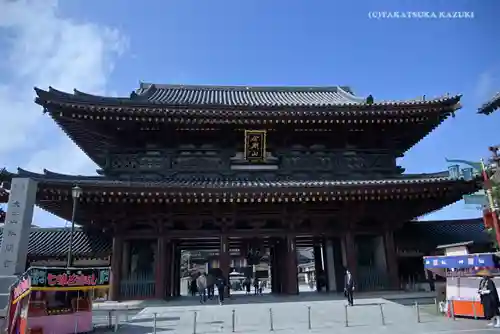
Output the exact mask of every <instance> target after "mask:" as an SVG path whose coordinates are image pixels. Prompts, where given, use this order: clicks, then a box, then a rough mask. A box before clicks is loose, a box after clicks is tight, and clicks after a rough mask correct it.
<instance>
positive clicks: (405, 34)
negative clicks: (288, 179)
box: [0, 0, 500, 225]
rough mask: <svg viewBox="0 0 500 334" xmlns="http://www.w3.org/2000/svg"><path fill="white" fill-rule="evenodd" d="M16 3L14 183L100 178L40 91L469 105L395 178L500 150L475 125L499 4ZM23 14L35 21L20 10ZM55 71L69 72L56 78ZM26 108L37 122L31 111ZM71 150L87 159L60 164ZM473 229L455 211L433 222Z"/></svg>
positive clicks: (12, 18) (492, 61)
mask: <svg viewBox="0 0 500 334" xmlns="http://www.w3.org/2000/svg"><path fill="white" fill-rule="evenodd" d="M20 2H21V3H22V5H23V6H25V7H23V8H21V7H20V6H21V5H15V6H18V7H16V8H14V7H13V6H14V5H11V4H10V3H11V2H9V1H7V0H0V6H11V7H10V8H9V9H10V10H11V12H10V14H9V16H8V17H7V16H6V17H4V19H8V20H7V21H8V22H7V24H3V25H2V23H0V56H2V58H4V59H8V61H4V63H3V64H0V65H3V66H0V107H1V108H0V115H2V118H4V117H5V118H7V119H8V121H9V122H10V123H8V125H9V129H14V126H16V128H17V127H19V128H20V130H19V131H23V134H22V135H21V132H19V134H17V133H16V135H18V136H14V137H15V138H12V137H11V136H10V135H9V136H6V135H5V134H4V137H1V136H0V139H3V140H4V141H5V140H6V141H7V142H12V143H13V144H12V145H10V148H5V147H4V150H3V152H2V150H1V147H2V146H0V154H2V155H0V164H1V165H6V166H8V167H9V168H10V169H13V168H16V167H17V166H18V165H20V166H23V167H30V168H31V169H39V170H40V169H41V168H44V167H45V168H50V169H53V170H56V171H62V172H76V173H83V172H88V173H90V172H92V171H93V170H95V167H94V166H92V165H91V164H90V163H89V162H88V160H86V158H82V157H81V156H80V155H78V154H79V153H77V152H75V151H76V149H75V148H74V146H73V145H72V144H71V143H69V141H68V140H67V139H66V138H64V135H63V134H62V133H61V131H59V130H58V129H57V128H56V127H55V126H54V125H53V124H51V122H50V120H48V119H47V118H48V117H46V116H45V117H44V116H41V110H40V108H38V107H37V106H31V104H32V102H31V101H32V98H33V92H32V91H31V90H30V92H29V93H28V88H29V89H31V87H32V86H34V85H41V86H42V87H44V86H45V87H46V86H48V85H53V86H54V87H56V88H60V89H64V90H71V89H72V88H78V89H80V90H86V91H90V92H94V93H106V94H119V95H126V94H129V93H130V91H132V90H133V89H135V88H136V87H137V85H138V82H139V81H146V82H155V83H181V84H219V85H222V84H226V85H231V84H238V85H348V86H351V87H352V89H353V90H354V91H355V93H356V94H358V95H362V96H366V95H368V94H372V95H373V96H374V97H375V99H411V98H416V97H419V96H422V95H426V96H427V97H432V96H437V95H443V94H446V93H452V94H454V93H461V94H464V97H463V100H462V101H463V105H464V108H463V109H462V110H460V111H459V112H458V113H457V117H456V118H454V119H449V120H447V121H446V122H445V123H444V124H443V125H442V126H441V127H439V128H438V129H437V130H436V131H434V132H433V133H431V134H430V135H429V136H427V137H426V138H425V139H424V140H422V141H421V142H420V143H419V144H418V145H417V146H415V147H414V148H413V149H411V150H410V151H409V152H408V153H407V154H406V156H405V158H403V159H402V160H401V161H400V164H401V165H402V166H403V167H405V168H406V170H407V172H410V173H418V172H434V171H439V170H444V169H446V168H447V164H446V162H445V160H444V159H445V157H448V158H461V159H470V160H478V159H479V158H481V157H485V156H487V154H488V152H487V147H488V145H492V144H498V143H500V138H499V137H498V135H496V133H495V131H494V130H495V129H496V127H497V125H498V124H500V122H499V121H500V113H498V115H496V114H494V115H492V116H490V117H485V116H479V115H477V114H476V109H477V107H478V106H480V105H481V104H482V103H483V102H485V100H487V99H488V98H489V97H491V96H492V95H493V94H494V93H495V92H497V91H500V56H499V55H500V50H499V49H500V45H499V43H498V36H499V35H498V34H499V32H500V22H499V20H498V13H500V2H498V1H495V0H482V1H465V0H454V1H451V0H434V1H430V0H420V1H405V0H399V1H394V0H384V1H368V0H366V1H359V0H351V1H336V0H329V1H326V0H325V1H319V0H310V1H305V0H288V1H284V0H273V1H262V0H253V1H234V0H233V1H229V0H224V1H222V0H211V1H201V0H197V1H194V0H183V1H171V0H162V1H160V0H148V1H141V2H138V1H128V0H121V1H120V2H119V4H118V1H94V0H86V1H79V0H74V1H64V2H60V3H57V2H55V1H47V3H50V6H45V7H44V8H42V7H41V5H40V4H36V2H35V1H28V0H20ZM46 7H50V8H49V9H47V8H46ZM5 8H7V7H5ZM26 8H28V9H29V10H31V11H32V12H33V16H32V17H29V15H27V14H24V13H25V11H22V10H21V9H26ZM382 11H385V12H394V11H399V12H406V11H425V12H434V13H437V14H438V15H439V12H456V11H467V12H473V15H474V18H473V19H378V20H377V19H371V18H370V17H369V13H371V12H382ZM0 12H1V8H0ZM16 15H18V16H19V17H17V16H16ZM37 20H38V21H39V22H38V21H37ZM0 22H2V14H0ZM35 23H37V25H35ZM40 27H41V28H40ZM44 30H47V31H48V32H46V33H44ZM20 31H21V32H20ZM495 32H496V33H495ZM20 34H21V35H20ZM19 36H21V37H19ZM16 38H17V39H16ZM20 39H23V40H22V42H23V43H21V42H19V40H20ZM27 40H29V41H31V42H30V43H27ZM54 50H56V51H54ZM35 57H39V58H40V59H39V60H37V61H35V60H36V59H37V58H35ZM61 58H63V60H64V59H65V61H64V62H63V65H61V66H60V67H58V65H57V64H58V61H59V60H60V59H61ZM20 60H24V61H20ZM51 78H53V80H52V81H51V80H49V79H51ZM2 87H3V91H2ZM17 87H23V88H24V89H25V90H26V92H25V93H23V94H21V93H19V92H18V90H19V89H18V88H17ZM2 92H3V94H4V95H3V96H4V97H3V99H4V100H3V101H4V102H3V103H2ZM5 92H11V93H10V95H7V94H6V93H5ZM12 94H14V95H16V96H15V97H14V98H13V97H12ZM22 107H24V108H22ZM6 108H7V109H8V110H9V111H8V113H9V115H7V111H6V110H7V109H6ZM28 108H29V109H30V112H31V113H32V114H28V113H27V112H26V111H23V110H27V109H28ZM13 109H19V110H20V111H19V113H21V112H25V114H21V115H26V116H23V117H25V118H26V119H25V120H23V121H19V120H13V119H14V117H12V112H13V111H12V110H13ZM31 110H32V111H31ZM17 115H19V114H17ZM31 115H32V116H31ZM5 118H4V119H5ZM35 119H36V121H35ZM18 123H19V124H18ZM15 131H17V130H15ZM17 137H19V138H20V139H19V140H17V139H16V138H17ZM4 144H5V143H4ZM4 146H6V145H4ZM70 150H71V152H74V153H71V154H75V156H76V155H78V157H79V158H78V159H76V158H75V159H67V158H65V157H67V155H68V152H69V151H70ZM4 159H6V162H5V163H3V161H2V160H4ZM68 160H70V161H68ZM77 161H78V163H77ZM478 215H479V212H478V211H476V210H474V209H471V208H469V209H467V208H464V205H463V203H457V204H455V205H453V206H451V207H449V208H446V209H444V210H441V211H439V212H436V213H434V214H432V215H430V216H429V217H428V218H430V219H453V218H466V217H476V216H478ZM37 217H38V218H37V219H39V221H37V222H36V223H38V224H42V225H54V224H55V223H54V221H55V220H54V218H53V217H51V216H49V215H46V214H41V213H40V214H37Z"/></svg>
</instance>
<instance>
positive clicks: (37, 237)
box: [0, 228, 112, 257]
mask: <svg viewBox="0 0 500 334" xmlns="http://www.w3.org/2000/svg"><path fill="white" fill-rule="evenodd" d="M70 233H71V232H70V230H69V229H68V228H32V229H31V232H30V241H29V246H28V256H30V257H61V256H66V254H67V252H68V242H69V237H70ZM2 235H3V228H1V229H0V242H1V238H2ZM73 236H74V239H73V240H74V242H73V255H74V256H79V257H102V256H109V255H110V254H111V244H112V242H111V238H109V237H107V236H106V235H104V234H102V233H99V234H89V233H87V232H85V231H83V230H79V229H77V230H76V231H75V233H74V235H73Z"/></svg>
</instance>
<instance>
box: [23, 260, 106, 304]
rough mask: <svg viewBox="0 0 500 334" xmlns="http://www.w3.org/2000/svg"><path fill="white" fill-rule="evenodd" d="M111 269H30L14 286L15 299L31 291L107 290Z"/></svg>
mask: <svg viewBox="0 0 500 334" xmlns="http://www.w3.org/2000/svg"><path fill="white" fill-rule="evenodd" d="M109 284H110V269H109V268H108V267H103V268H45V267H31V268H29V269H28V270H27V271H26V272H25V273H24V274H23V275H21V277H20V278H19V280H18V281H17V282H16V283H15V284H14V286H13V299H14V300H18V299H19V298H20V297H22V296H23V295H24V294H25V293H26V292H28V291H30V290H57V289H61V290H68V289H78V288H80V289H81V288H87V289H88V288H96V289H98V288H106V287H108V286H109Z"/></svg>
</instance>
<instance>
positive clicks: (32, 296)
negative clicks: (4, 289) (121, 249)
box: [7, 267, 110, 334]
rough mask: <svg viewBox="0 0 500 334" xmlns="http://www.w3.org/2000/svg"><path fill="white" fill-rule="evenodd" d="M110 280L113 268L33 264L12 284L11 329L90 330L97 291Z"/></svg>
mask: <svg viewBox="0 0 500 334" xmlns="http://www.w3.org/2000/svg"><path fill="white" fill-rule="evenodd" d="M109 282H110V269H109V268H44V267H31V268H29V269H28V270H27V271H26V272H25V273H24V274H23V275H22V276H21V277H20V278H19V280H18V281H17V282H16V283H15V284H14V285H13V286H12V287H11V292H10V302H9V307H8V313H7V315H8V321H7V333H8V334H13V333H19V334H28V333H31V334H35V333H36V334H39V333H40V334H42V333H49V334H69V333H86V332H90V331H92V330H93V324H92V301H93V297H94V293H93V292H94V290H95V289H108V288H109Z"/></svg>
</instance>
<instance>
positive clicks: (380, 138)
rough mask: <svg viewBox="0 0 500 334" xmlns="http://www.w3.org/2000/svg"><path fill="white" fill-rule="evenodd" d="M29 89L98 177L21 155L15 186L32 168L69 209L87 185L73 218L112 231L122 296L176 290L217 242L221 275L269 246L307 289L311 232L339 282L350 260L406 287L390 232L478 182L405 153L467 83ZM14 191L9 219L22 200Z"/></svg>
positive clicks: (35, 199) (39, 193)
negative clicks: (402, 161) (390, 88)
mask: <svg viewBox="0 0 500 334" xmlns="http://www.w3.org/2000/svg"><path fill="white" fill-rule="evenodd" d="M36 93H37V99H36V102H37V103H38V104H40V105H41V106H42V107H43V109H44V111H45V112H46V113H47V114H48V115H50V116H51V117H52V118H53V119H54V121H55V122H56V123H57V124H58V125H59V126H60V127H61V129H62V130H63V131H64V132H65V133H66V134H67V135H68V136H69V137H70V138H71V139H72V140H73V141H74V142H75V143H76V144H77V145H78V146H79V147H80V148H81V149H82V150H83V151H84V152H85V153H86V154H87V155H88V156H89V157H90V158H91V159H92V160H93V161H94V162H95V163H96V164H97V165H98V166H99V170H98V174H99V176H77V175H62V174H58V173H56V172H52V171H45V172H44V173H43V174H38V173H33V172H30V171H26V170H23V169H19V170H18V171H17V172H16V173H13V174H11V175H10V177H11V182H10V185H9V186H10V187H11V189H12V188H13V187H15V186H16V182H18V184H19V185H18V189H19V188H21V187H22V186H21V185H22V182H28V181H27V180H29V182H30V183H29V185H31V188H30V189H31V190H30V191H31V194H32V195H29V196H28V194H27V193H26V194H27V195H26V197H25V198H24V199H25V200H23V202H22V204H23V208H24V207H25V203H26V205H28V204H29V205H34V204H37V205H38V206H40V207H41V208H43V209H45V210H47V211H49V212H52V213H54V214H55V215H57V216H59V217H62V218H64V219H67V220H70V219H71V217H72V212H73V208H74V206H73V202H74V200H73V198H72V188H73V187H74V186H75V185H78V187H79V188H80V189H81V190H82V194H81V196H79V197H78V198H77V199H76V201H75V203H76V216H75V217H76V221H77V222H78V224H80V225H82V226H83V228H84V229H86V230H87V231H94V232H97V233H104V234H108V235H110V236H112V237H113V249H112V254H113V257H112V260H111V267H112V271H113V276H112V280H113V282H112V289H111V290H112V291H111V296H112V298H114V299H129V298H151V297H155V298H165V297H168V296H177V295H179V293H180V283H179V282H180V272H181V269H180V262H181V261H180V258H181V252H182V251H183V250H187V249H206V250H216V251H217V254H218V255H217V256H218V261H217V266H218V267H219V268H220V271H221V272H222V273H223V274H224V275H229V271H230V267H231V263H230V262H231V257H230V254H231V250H235V249H238V250H240V251H241V253H242V256H243V257H245V258H247V259H249V260H251V262H257V263H258V262H260V260H261V258H262V255H263V254H269V262H270V268H271V281H272V282H271V286H272V291H273V292H275V293H286V294H295V293H298V281H297V256H296V253H297V249H298V248H303V247H312V248H313V249H314V262H315V271H316V272H318V273H321V275H323V276H324V277H325V281H326V288H327V289H328V290H330V291H340V290H342V287H343V276H344V275H343V273H344V270H345V268H349V269H350V270H351V271H352V272H353V274H354V275H355V277H356V279H357V280H358V282H360V285H361V286H364V287H365V290H370V289H371V288H372V287H374V286H375V285H373V284H371V283H369V282H376V286H377V287H385V288H398V287H399V286H400V282H399V274H398V263H397V261H398V260H397V251H396V245H395V233H397V231H398V230H400V229H401V228H402V227H403V226H404V224H405V223H406V222H408V221H411V220H412V219H414V218H415V217H419V216H422V215H424V214H426V213H428V212H432V211H434V210H438V209H440V208H442V207H443V206H446V205H448V204H451V203H454V202H456V201H457V200H460V199H461V198H462V196H463V195H464V194H468V193H473V192H475V191H476V190H477V189H479V187H480V184H479V182H477V180H475V179H474V178H472V177H468V178H467V177H459V178H456V177H450V175H449V173H448V171H443V172H438V173H432V174H405V173H404V169H403V168H401V167H399V166H398V165H397V163H396V159H397V158H399V157H402V156H403V155H404V153H405V152H406V151H407V150H408V149H409V148H411V147H412V146H414V145H415V144H417V143H418V142H419V141H420V140H421V139H422V138H424V137H425V136H426V135H427V134H428V133H429V132H431V131H432V130H433V129H435V128H436V127H438V126H439V125H440V124H441V123H442V122H443V121H444V120H446V119H447V118H448V117H449V116H451V115H453V114H454V113H455V112H456V111H457V110H458V109H459V108H460V96H443V97H440V98H436V99H430V100H426V99H424V98H422V99H419V100H409V101H400V102H395V101H380V102H379V101H374V99H373V97H371V96H369V97H368V98H361V97H358V96H356V95H354V94H353V93H352V91H351V89H350V88H348V87H240V86H224V87H221V86H184V85H155V84H141V86H140V87H139V88H138V89H137V90H136V91H134V92H133V93H132V94H131V95H130V97H124V98H112V97H102V96H93V95H89V94H85V93H82V92H79V91H75V92H74V93H73V94H69V93H65V92H61V91H57V90H55V89H52V88H51V89H49V90H48V91H45V90H40V89H36ZM23 180H24V181H23ZM30 196H31V197H30ZM10 197H11V199H10V204H9V210H8V212H7V219H6V221H7V224H6V226H8V224H9V221H10V218H9V217H10V216H9V215H12V214H13V213H16V212H15V211H14V210H15V207H13V205H12V204H13V203H14V201H17V204H18V205H19V203H21V201H20V200H17V199H13V198H14V196H13V195H12V190H11V196H10ZM23 210H24V209H23ZM23 212H24V211H23ZM25 212H28V213H29V210H25ZM12 247H14V246H12ZM19 254H21V253H19ZM259 254H260V255H259ZM132 255H134V256H135V258H136V259H137V261H132ZM134 263H137V264H138V265H134ZM362 282H367V283H362Z"/></svg>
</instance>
